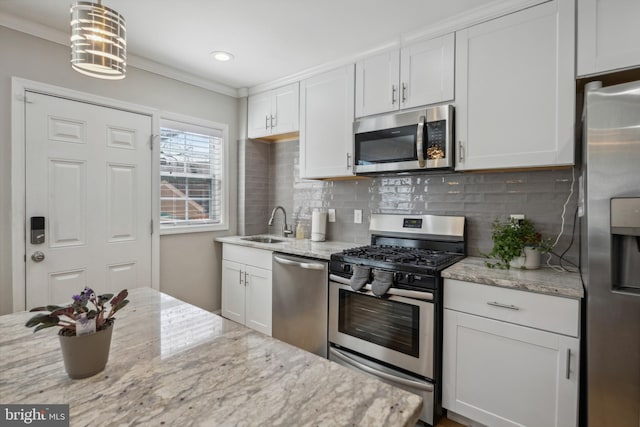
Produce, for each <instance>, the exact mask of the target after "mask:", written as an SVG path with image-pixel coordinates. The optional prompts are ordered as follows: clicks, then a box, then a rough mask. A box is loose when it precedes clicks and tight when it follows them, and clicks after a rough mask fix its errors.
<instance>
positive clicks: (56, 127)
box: [25, 93, 152, 308]
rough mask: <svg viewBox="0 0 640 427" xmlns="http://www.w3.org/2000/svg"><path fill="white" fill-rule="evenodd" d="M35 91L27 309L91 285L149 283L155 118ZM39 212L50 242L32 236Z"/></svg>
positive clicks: (29, 119) (29, 130)
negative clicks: (152, 154)
mask: <svg viewBox="0 0 640 427" xmlns="http://www.w3.org/2000/svg"><path fill="white" fill-rule="evenodd" d="M28 99H29V102H28V103H26V107H25V108H26V128H25V135H26V141H25V144H26V145H25V152H26V157H25V160H26V162H25V163H26V164H25V171H26V174H25V175H26V178H25V180H26V182H25V186H26V199H25V200H26V201H25V212H26V226H25V229H26V233H25V234H26V236H25V237H26V260H25V261H26V305H27V308H31V307H34V306H39V305H45V304H56V303H64V302H69V301H70V300H71V296H72V295H74V294H77V293H78V292H79V291H81V290H82V289H83V288H84V286H88V287H90V288H92V289H94V290H95V291H96V292H97V293H100V294H101V293H107V292H117V291H119V290H121V289H124V288H135V287H143V286H151V218H152V216H151V213H152V211H151V209H152V203H151V191H152V189H151V150H150V138H151V134H152V122H151V117H150V116H146V115H142V114H137V113H131V112H127V111H122V110H117V109H112V108H107V107H101V106H97V105H93V104H88V103H84V102H78V101H72V100H68V99H62V98H58V97H55V96H49V95H43V94H38V93H28ZM39 217H43V219H44V221H43V222H44V231H43V232H36V233H33V234H35V235H38V234H44V242H42V243H36V242H35V241H34V242H32V232H31V231H32V223H33V225H34V229H36V228H38V227H39V224H38V223H40V222H41V221H40V220H39ZM36 241H37V239H36ZM38 255H40V258H38Z"/></svg>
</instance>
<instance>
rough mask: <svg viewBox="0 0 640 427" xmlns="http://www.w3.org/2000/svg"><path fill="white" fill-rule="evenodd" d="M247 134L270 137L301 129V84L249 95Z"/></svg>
mask: <svg viewBox="0 0 640 427" xmlns="http://www.w3.org/2000/svg"><path fill="white" fill-rule="evenodd" d="M247 104H248V106H247V108H248V110H249V111H248V118H247V123H248V124H247V126H248V129H247V136H248V137H249V138H262V137H270V136H273V135H280V134H285V133H291V132H297V131H298V129H299V85H298V83H293V84H290V85H288V86H284V87H281V88H278V89H274V90H271V91H268V92H264V93H259V94H256V95H251V96H249V99H248V101H247Z"/></svg>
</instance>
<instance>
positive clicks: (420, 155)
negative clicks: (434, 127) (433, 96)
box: [416, 116, 426, 168]
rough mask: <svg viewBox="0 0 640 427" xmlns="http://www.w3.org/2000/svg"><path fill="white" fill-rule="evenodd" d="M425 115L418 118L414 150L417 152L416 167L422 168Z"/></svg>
mask: <svg viewBox="0 0 640 427" xmlns="http://www.w3.org/2000/svg"><path fill="white" fill-rule="evenodd" d="M425 121H426V117H425V116H420V119H419V120H418V134H417V138H416V151H417V152H418V167H421V168H423V167H424V165H425V163H424V125H425Z"/></svg>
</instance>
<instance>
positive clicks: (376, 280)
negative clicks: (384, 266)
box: [371, 270, 393, 297]
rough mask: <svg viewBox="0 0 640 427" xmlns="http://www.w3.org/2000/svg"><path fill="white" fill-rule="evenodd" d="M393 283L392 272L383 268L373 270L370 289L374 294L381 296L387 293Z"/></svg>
mask: <svg viewBox="0 0 640 427" xmlns="http://www.w3.org/2000/svg"><path fill="white" fill-rule="evenodd" d="M392 284H393V273H392V272H390V271H384V270H373V282H372V283H371V291H372V292H373V294H374V295H375V296H378V297H381V296H383V295H385V294H386V293H387V291H388V290H389V288H390V287H391V285H392Z"/></svg>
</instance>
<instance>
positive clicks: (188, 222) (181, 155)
mask: <svg viewBox="0 0 640 427" xmlns="http://www.w3.org/2000/svg"><path fill="white" fill-rule="evenodd" d="M194 121H195V120H194ZM226 139H227V126H226V125H217V124H214V123H207V124H206V125H203V124H202V123H201V122H199V123H194V124H192V123H187V122H186V121H184V122H183V121H176V120H168V119H162V120H161V121H160V227H161V229H162V231H163V232H169V233H170V232H189V231H209V230H216V229H226V228H227V216H228V207H227V205H228V203H227V200H228V195H227V182H226V177H225V172H226V170H225V169H226V164H227V162H226ZM169 230H173V231H169Z"/></svg>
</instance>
